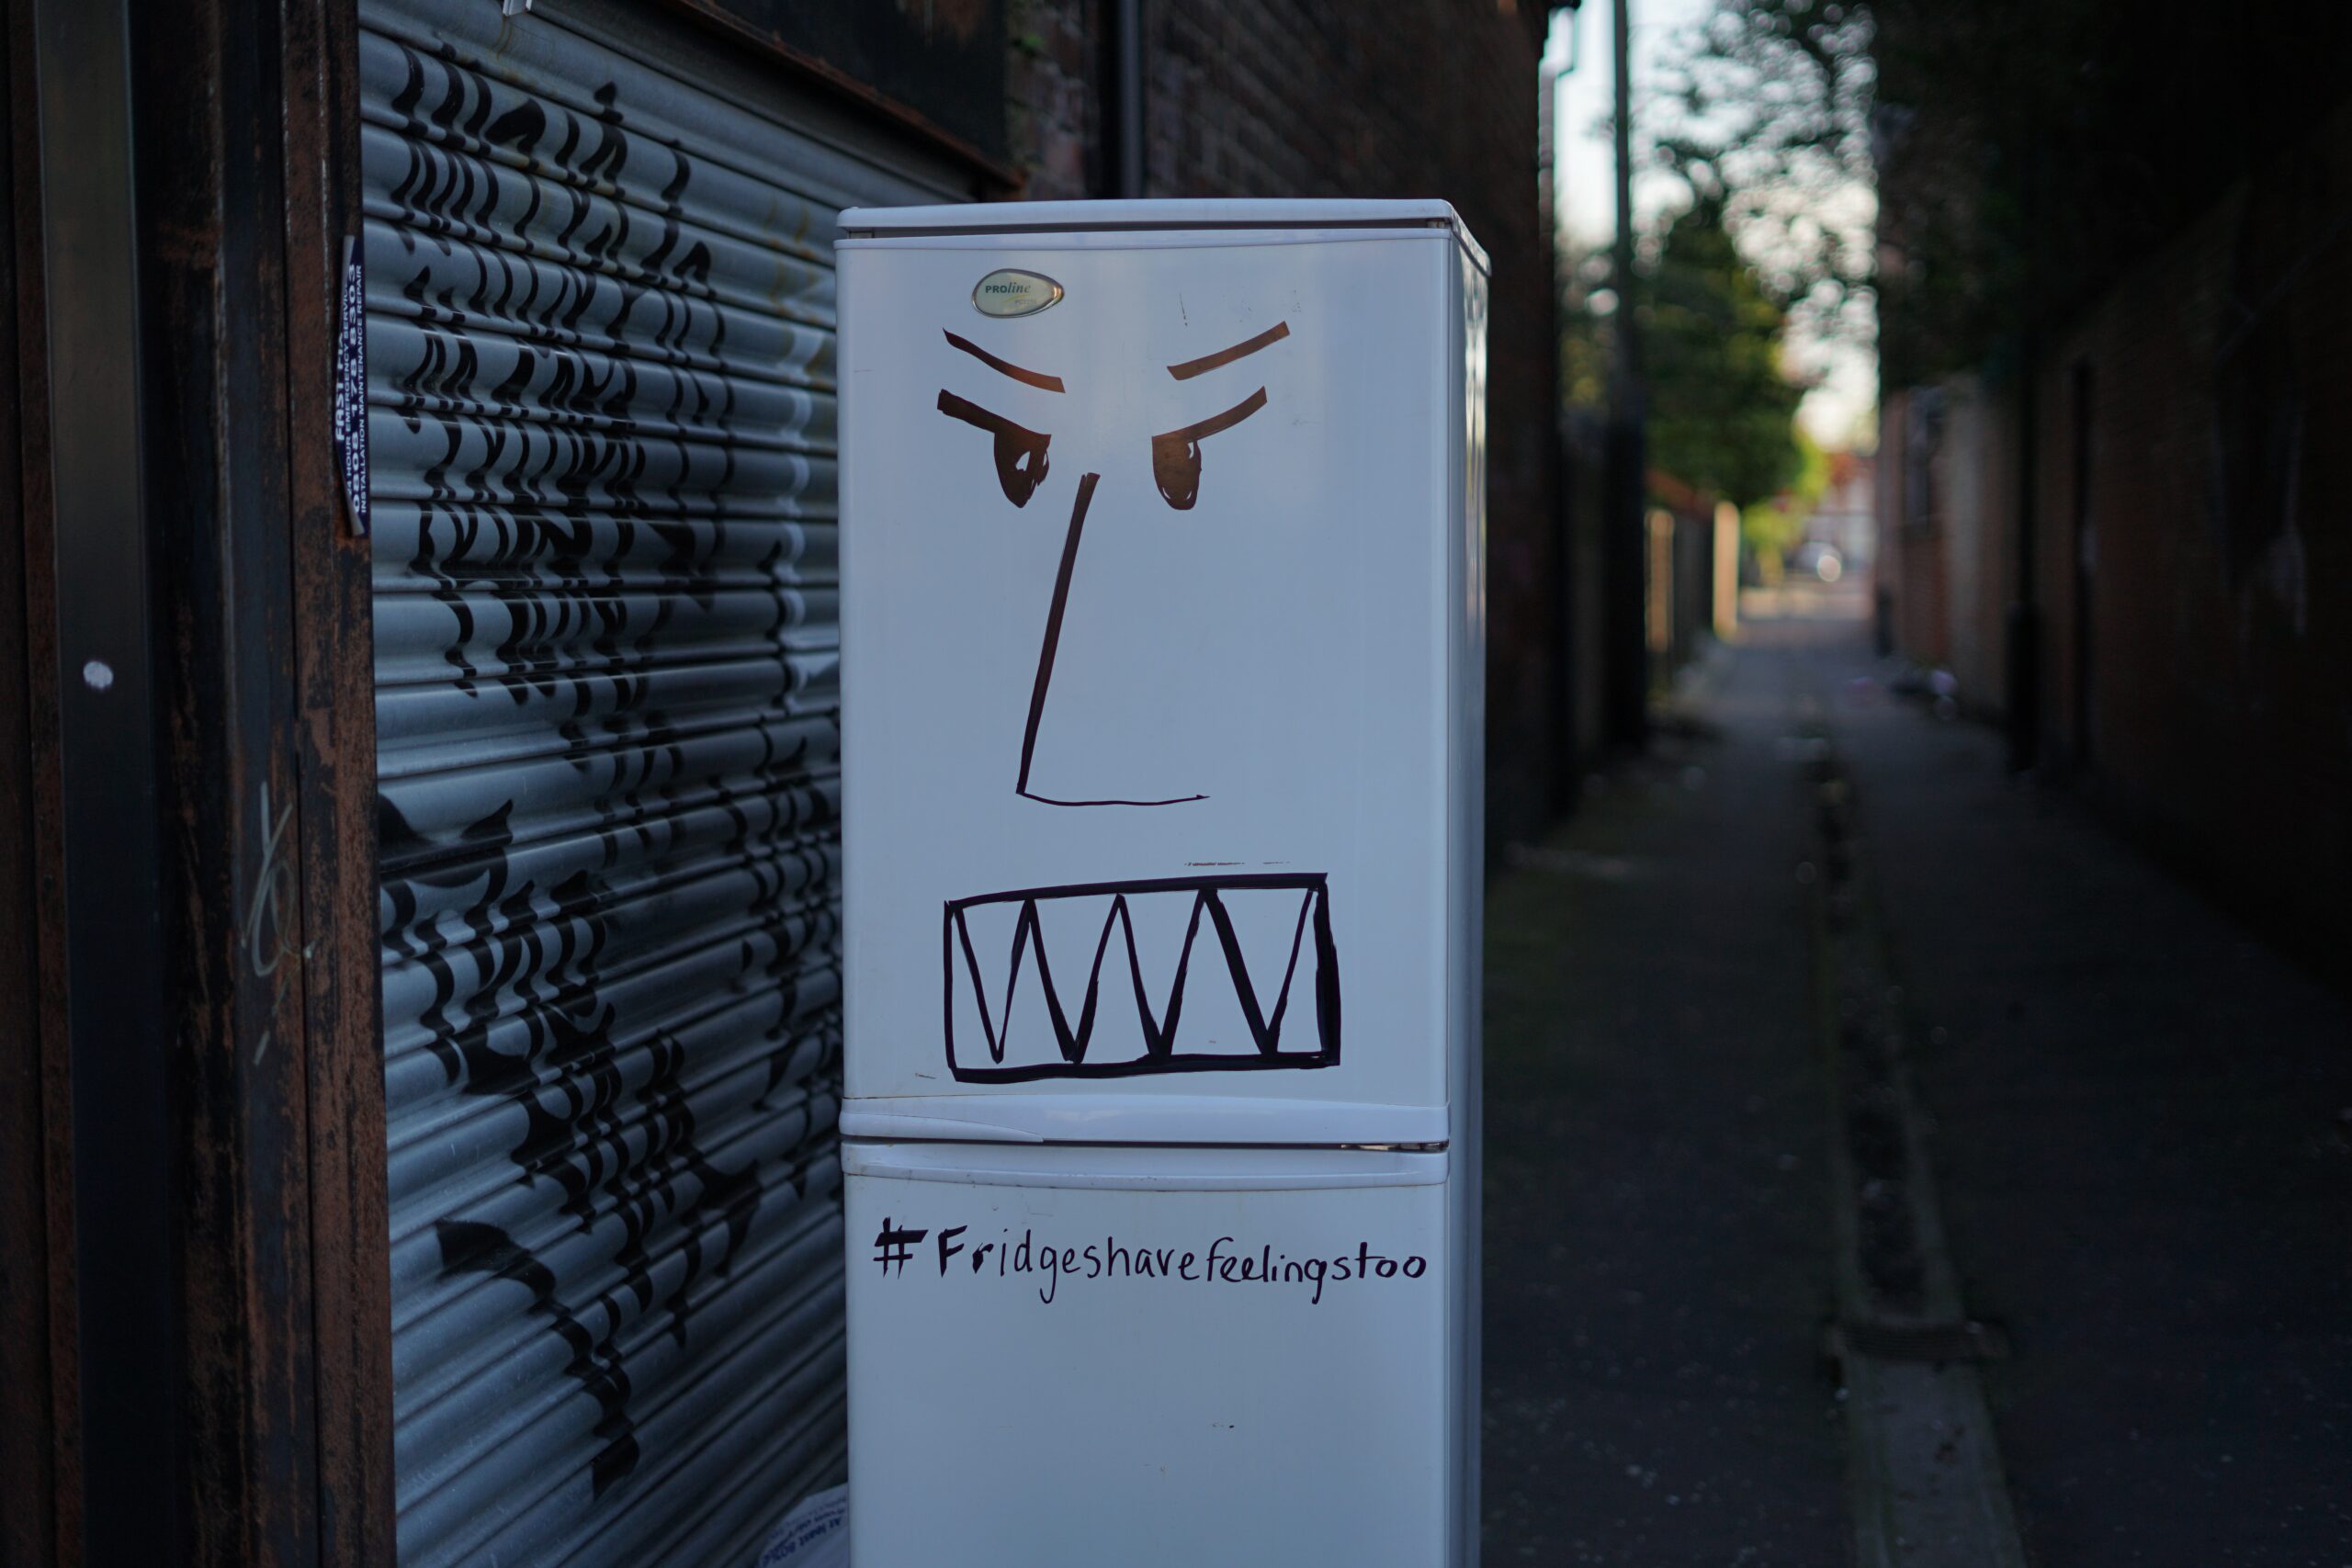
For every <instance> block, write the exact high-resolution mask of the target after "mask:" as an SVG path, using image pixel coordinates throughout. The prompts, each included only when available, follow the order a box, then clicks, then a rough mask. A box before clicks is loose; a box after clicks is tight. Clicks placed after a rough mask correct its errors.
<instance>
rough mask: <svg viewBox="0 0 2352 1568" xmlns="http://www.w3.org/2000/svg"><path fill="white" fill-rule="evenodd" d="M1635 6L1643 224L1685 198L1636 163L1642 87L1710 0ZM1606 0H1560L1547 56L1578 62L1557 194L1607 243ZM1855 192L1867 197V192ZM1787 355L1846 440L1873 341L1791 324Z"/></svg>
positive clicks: (1863, 409) (1808, 400) (1556, 121)
mask: <svg viewBox="0 0 2352 1568" xmlns="http://www.w3.org/2000/svg"><path fill="white" fill-rule="evenodd" d="M1629 8H1630V9H1631V11H1632V14H1633V35H1634V36H1633V55H1634V85H1635V88H1636V92H1635V95H1634V108H1635V113H1636V117H1637V118H1635V120H1634V156H1635V159H1636V161H1637V169H1636V173H1635V175H1634V221H1635V224H1636V226H1637V227H1643V228H1646V227H1648V226H1649V224H1650V223H1651V222H1652V221H1653V220H1655V219H1656V218H1657V215H1658V213H1659V211H1660V210H1661V209H1664V208H1667V207H1668V206H1670V205H1671V204H1672V203H1674V202H1675V201H1677V200H1679V197H1680V195H1681V186H1680V185H1679V183H1678V182H1677V181H1676V180H1675V179H1674V178H1673V176H1671V175H1664V174H1660V173H1657V172H1656V171H1651V170H1643V169H1640V168H1639V167H1638V161H1639V159H1640V157H1641V144H1642V124H1641V120H1640V119H1639V118H1638V116H1639V113H1640V110H1641V107H1642V102H1643V100H1642V96H1641V94H1640V92H1639V90H1638V89H1639V88H1640V87H1641V86H1642V85H1644V84H1645V83H1646V82H1649V81H1653V80H1655V79H1656V77H1657V72H1658V66H1659V62H1660V61H1661V59H1662V58H1663V57H1664V55H1665V52H1666V51H1667V49H1668V47H1669V46H1670V44H1671V42H1672V40H1673V38H1674V36H1675V34H1677V33H1678V32H1682V31H1687V30H1688V29H1690V28H1693V27H1695V26H1697V24H1698V23H1700V22H1701V21H1702V20H1704V19H1705V17H1706V16H1707V14H1708V12H1709V11H1711V10H1712V9H1713V0H1630V7H1629ZM1610 9H1611V8H1610V5H1609V0H1585V3H1584V6H1583V7H1582V9H1581V10H1577V11H1571V10H1566V9H1563V10H1561V11H1559V12H1557V13H1555V15H1554V17H1553V18H1552V36H1551V40H1550V46H1549V48H1548V50H1547V56H1548V58H1550V59H1551V60H1552V61H1553V62H1555V63H1557V64H1561V65H1566V63H1567V62H1569V61H1570V60H1573V61H1574V62H1575V69H1574V70H1571V71H1566V72H1565V73H1563V74H1562V75H1561V77H1560V79H1559V87H1558V90H1559V97H1558V99H1557V100H1556V101H1555V104H1554V108H1555V116H1554V118H1553V125H1554V128H1555V129H1554V135H1553V142H1554V150H1553V151H1554V156H1553V182H1552V188H1553V192H1554V195H1553V199H1554V202H1555V204H1556V206H1557V209H1558V211H1559V219H1560V226H1561V228H1562V230H1563V231H1566V233H1567V234H1568V235H1570V236H1573V237H1574V238H1576V239H1577V240H1578V241H1582V242H1585V243H1600V244H1605V243H1608V241H1609V239H1610V236H1611V234H1612V233H1613V232H1614V231H1615V229H1616V211H1615V209H1616V200H1617V197H1616V184H1615V181H1616V154H1615V152H1614V151H1613V149H1612V147H1611V141H1610V129H1609V116H1610V111H1611V107H1612V105H1613V104H1614V101H1615V96H1616V86H1617V85H1616V78H1615V75H1614V67H1613V65H1612V64H1611V51H1610V41H1611V40H1610V26H1611V19H1610ZM1856 194H1857V199H1858V202H1861V203H1866V202H1867V197H1865V196H1863V195H1862V193H1860V192H1858V193H1856ZM1789 356H1790V359H1791V361H1792V364H1793V365H1794V367H1796V368H1797V369H1798V370H1800V371H1801V372H1804V373H1805V374H1808V375H1814V376H1818V377H1820V378H1821V382H1820V384H1819V385H1818V386H1816V387H1815V388H1814V389H1813V390H1812V391H1811V392H1809V393H1807V394H1806V396H1805V400H1804V405H1803V406H1802V407H1801V408H1800V409H1799V410H1798V411H1797V417H1798V418H1799V419H1801V420H1803V421H1804V426H1805V429H1806V431H1807V432H1808V433H1809V434H1811V435H1812V436H1813V438H1814V439H1815V440H1816V441H1818V442H1820V443H1821V444H1822V445H1824V446H1832V447H1836V446H1846V445H1847V444H1848V443H1849V439H1850V437H1851V434H1852V433H1853V431H1854V430H1855V428H1856V426H1857V425H1858V424H1860V422H1861V420H1862V419H1863V417H1864V416H1865V415H1866V414H1867V413H1868V412H1870V409H1871V405H1872V404H1873V403H1874V402H1875V401H1876V400H1877V397H1878V367H1877V365H1876V364H1875V363H1874V361H1873V360H1872V358H1871V355H1870V354H1869V352H1868V351H1867V350H1864V349H1862V348H1860V347H1858V346H1857V345H1855V344H1850V343H1844V342H1821V341H1818V340H1816V339H1813V338H1811V337H1809V336H1807V335H1804V334H1802V333H1797V332H1792V333H1791V334H1790V342H1789Z"/></svg>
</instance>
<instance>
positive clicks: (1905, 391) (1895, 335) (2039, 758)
mask: <svg viewBox="0 0 2352 1568" xmlns="http://www.w3.org/2000/svg"><path fill="white" fill-rule="evenodd" d="M1878 9H1879V18H1878V26H1879V33H1878V38H1877V41H1876V45H1875V54H1876V58H1877V60H1878V62H1879V64H1880V69H1881V80H1880V83H1879V88H1878V107H1877V109H1876V120H1875V124H1874V139H1875V142H1876V152H1877V156H1878V168H1879V195H1880V204H1881V214H1880V220H1879V229H1878V238H1879V268H1880V273H1881V278H1882V296H1881V300H1880V310H1881V316H1882V320H1883V361H1882V373H1883V419H1882V423H1881V429H1882V432H1883V436H1882V443H1883V444H1882V446H1881V448H1880V454H1881V458H1882V462H1881V472H1882V474H1883V476H1884V479H1885V482H1884V483H1883V484H1882V485H1881V486H1880V488H1879V491H1878V501H1879V513H1878V515H1879V522H1880V529H1881V536H1882V540H1883V557H1882V558H1881V562H1880V570H1879V577H1878V586H1879V592H1880V593H1881V594H1882V595H1883V602H1884V607H1885V610H1886V613H1887V614H1888V615H1889V616H1890V618H1891V628H1890V629H1891V633H1892V637H1893V641H1894V646H1895V647H1896V649H1899V650H1900V651H1901V652H1902V653H1903V654H1905V655H1906V656H1908V657H1909V658H1911V659H1913V660H1918V661H1920V662H1922V663H1924V664H1927V665H1930V666H1935V667H1940V668H1942V669H1945V670H1947V671H1950V673H1951V675H1952V676H1953V677H1954V678H1955V679H1956V680H1957V682H1958V692H1959V695H1960V699H1961V701H1962V704H1963V705H1966V706H1968V707H1971V708H1973V709H1974V710H1976V711H1977V712H1979V713H1981V714H1984V715H1985V716H1990V717H1993V718H1996V719H1997V720H1999V721H2000V722H2001V723H2003V724H2005V725H2006V726H2007V728H2008V730H2009V733H2010V755H2011V761H2012V763H2013V765H2015V766H2017V767H2018V768H2020V769H2023V768H2037V769H2040V770H2041V771H2043V772H2044V773H2049V774H2051V775H2053V776H2060V777H2065V778H2069V779H2071V780H2073V781H2074V782H2075V784H2078V785H2079V787H2080V788H2082V789H2083V790H2084V791H2085V792H2086V793H2087V794H2089V795H2092V796H2093V797H2094V798H2096V799H2097V800H2098V802H2099V803H2100V805H2101V806H2102V807H2104V808H2105V809H2107V810H2108V811H2109V813H2110V814H2111V816H2112V817H2113V818H2115V819H2116V820H2117V821H2118V822H2120V824H2122V825H2124V826H2125V827H2126V828H2127V829H2130V830H2131V831H2132V832H2133V833H2134V834H2135V835H2136V836H2137V837H2138V838H2139V839H2140V840H2142V841H2143V843H2145V844H2146V845H2148V846H2150V847H2152V848H2154V850H2156V851H2157V852H2159V853H2160V854H2162V855H2164V856H2165V857H2166V858H2168V859H2169V860H2171V861H2172V862H2173V863H2175V864H2176V865H2177V866H2180V867H2182V868H2184V869H2187V870H2188V871H2189V872H2190V873H2191V874H2194V875H2195V876H2196V877H2197V878H2198V880H2199V881H2200V882H2202V883H2204V884H2205V885H2207V886H2211V887H2212V888H2214V889H2215V890H2217V891H2219V892H2220V893H2222V895H2223V896H2224V897H2226V898H2228V899H2229V900H2230V901H2231V902H2232V903H2233V905H2234V906H2235V907H2236V908H2238V909H2239V910H2240V911H2241V912H2244V913H2246V914H2248V915H2251V916H2252V917H2253V918H2254V919H2256V922H2257V923H2258V924H2260V925H2262V926H2264V927H2265V928H2266V929H2267V930H2268V931H2272V932H2273V933H2275V934H2276V935H2278V936H2279V937H2281V938H2283V939H2284V940H2285V941H2286V942H2288V943H2289V945H2290V946H2292V947H2295V948H2297V949H2299V950H2300V951H2302V952H2304V953H2310V954H2313V955H2325V960H2326V961H2327V962H2333V961H2334V954H2335V953H2339V952H2340V951H2341V950H2342V948H2343V946H2344V944H2345V942H2346V940H2347V939H2348V938H2352V917H2347V915H2346V909H2345V905H2344V901H2343V899H2342V898H2341V897H2339V896H2338V889H2339V888H2340V887H2341V886H2343V885H2344V883H2345V881H2346V878H2347V876H2352V811H2348V810H2347V808H2346V802H2347V801H2352V707H2347V705H2346V695H2345V682H2344V672H2345V671H2346V670H2347V669H2352V535H2347V533H2346V529H2345V528H2344V526H2343V525H2342V523H2341V520H2340V505H2341V497H2342V494H2343V491H2342V479H2341V476H2340V474H2339V472H2338V469H2339V467H2340V465H2341V464H2342V463H2343V462H2344V461H2345V459H2346V457H2347V456H2352V401H2347V399H2346V384H2345V381H2344V378H2343V376H2342V374H2341V372H2340V371H2339V369H2338V368H2337V367H2338V366H2339V365H2340V364H2341V363H2342V361H2343V358H2344V355H2343V353H2342V352H2341V346H2342V345H2343V344H2344V343H2345V341H2346V332H2347V330H2352V329H2347V317H2346V299H2347V298H2352V247H2348V246H2347V245H2346V228H2345V217H2344V215H2345V213H2346V210H2347V207H2352V118H2347V115H2346V107H2345V101H2344V100H2345V84H2344V79H2343V76H2342V71H2341V62H2342V61H2343V59H2344V58H2345V53H2346V45H2347V43H2352V31H2347V28H2348V27H2352V24H2347V18H2346V13H2345V11H2344V8H2343V7H2342V6H2333V5H2327V4H2324V3H2303V0H2280V3H2279V4H2276V5H2269V6H2263V7H2260V8H2259V9H2258V10H2257V11H2256V12H2254V13H2240V12H2235V11H2230V10H2227V9H2219V10H2217V9H2214V8H2211V7H2202V6H2161V7H2155V8H2144V7H2134V6H2117V5H2113V4H2106V3H2102V0H2068V3H2067V4H2063V5H2057V6H2043V5H2031V6H2006V5H1995V6H1972V7H1967V8H1965V9H1964V10H1961V9H1956V8H1952V7H1945V6H1927V5H1909V4H1898V5H1888V6H1881V7H1879V8H1878ZM2019 39H2031V40H2032V41H2033V45H2034V47H2032V48H2030V49H2028V48H2019V47H2018V40H2019Z"/></svg>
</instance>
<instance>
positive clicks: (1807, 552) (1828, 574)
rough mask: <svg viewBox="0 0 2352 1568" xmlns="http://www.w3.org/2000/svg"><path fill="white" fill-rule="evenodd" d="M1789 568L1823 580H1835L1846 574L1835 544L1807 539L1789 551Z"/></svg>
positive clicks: (1842, 560) (1844, 565) (1842, 559)
mask: <svg viewBox="0 0 2352 1568" xmlns="http://www.w3.org/2000/svg"><path fill="white" fill-rule="evenodd" d="M1789 570H1791V571H1793V572H1797V573H1799V574H1801V575H1802V574H1805V573H1810V574H1811V575H1813V576H1815V577H1817V578H1819V579H1820V580H1821V581H1824V582H1835V581H1838V579H1839V578H1841V577H1843V576H1845V575H1846V562H1845V559H1844V558H1842V557H1841V556H1839V555H1838V547H1837V546H1835V545H1826V544H1823V543H1822V542H1821V541H1820V540H1818V539H1807V540H1806V541H1805V542H1804V544H1802V545H1799V546H1798V547H1796V548H1795V549H1794V550H1792V551H1791V552H1790V554H1789Z"/></svg>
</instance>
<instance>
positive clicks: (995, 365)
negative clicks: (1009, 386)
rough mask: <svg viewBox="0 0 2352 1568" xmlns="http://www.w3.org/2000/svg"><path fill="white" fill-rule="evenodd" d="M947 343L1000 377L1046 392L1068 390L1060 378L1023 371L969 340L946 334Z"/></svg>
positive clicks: (1009, 361) (953, 334) (1040, 371)
mask: <svg viewBox="0 0 2352 1568" xmlns="http://www.w3.org/2000/svg"><path fill="white" fill-rule="evenodd" d="M947 341H948V343H949V344H950V345H951V346H953V347H956V348H960V349H962V350H963V351H964V352H965V353H967V354H968V355H971V356H972V357H973V358H975V359H977V360H978V361H979V362H980V363H981V364H983V365H985V366H987V367H989V369H991V370H994V371H997V372H999V373H1000V374H1001V375H1006V376H1010V377H1012V378H1013V379H1014V380H1016V381H1026V382H1027V383H1028V384H1029V385H1031V386H1033V387H1042V388H1044V389H1046V391H1048V392H1062V391H1068V390H1069V389H1068V388H1066V387H1064V386H1063V385H1062V378H1060V377H1058V376H1048V375H1046V373H1045V372H1044V371H1042V370H1023V368H1021V367H1020V366H1018V365H1015V364H1013V363H1012V361H1011V360H1009V359H999V358H998V357H997V356H996V355H993V354H990V353H989V351H988V350H987V349H985V348H982V347H981V346H980V345H979V344H976V343H974V342H972V341H971V340H970V339H969V338H960V337H957V336H956V334H955V333H948V334H947Z"/></svg>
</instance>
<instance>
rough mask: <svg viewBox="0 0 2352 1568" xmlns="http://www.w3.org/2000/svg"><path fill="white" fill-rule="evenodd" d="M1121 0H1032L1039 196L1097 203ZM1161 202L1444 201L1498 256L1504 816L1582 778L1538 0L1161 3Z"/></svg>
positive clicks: (1156, 65) (1497, 827) (1022, 139)
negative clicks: (1562, 551) (1571, 777)
mask: <svg viewBox="0 0 2352 1568" xmlns="http://www.w3.org/2000/svg"><path fill="white" fill-rule="evenodd" d="M1110 9H1111V7H1109V6H1105V5H1103V3H1102V0H1013V4H1012V6H1011V7H1010V11H1009V13H1008V15H1009V21H1010V28H1011V31H1012V44H1011V48H1012V62H1011V69H1010V70H1009V72H1008V73H1007V74H1008V81H1007V85H1008V92H1009V94H1010V96H1011V97H1012V104H1011V106H1010V110H1009V132H1010V134H1009V149H1010V155H1011V156H1012V158H1013V159H1014V160H1015V161H1016V163H1017V164H1019V166H1020V167H1021V168H1022V170H1023V173H1024V174H1025V175H1026V176H1027V186H1026V187H1025V190H1024V194H1025V195H1028V196H1030V197H1089V196H1099V195H1101V194H1103V190H1104V188H1105V171H1104V168H1103V156H1102V137H1101V106H1102V103H1103V96H1102V94H1101V91H1100V88H1101V80H1100V77H1101V73H1102V70H1103V63H1104V59H1103V49H1102V38H1103V34H1102V32H1101V27H1102V24H1103V17H1104V15H1105V13H1106V12H1107V11H1108V10H1110ZM1143 12H1144V18H1145V20H1144V31H1145V39H1146V43H1145V73H1146V91H1145V106H1144V111H1145V118H1146V127H1145V141H1146V155H1145V165H1146V184H1147V190H1148V194H1149V195H1152V196H1155V197H1206V196H1237V197H1443V198H1445V199H1446V200H1448V201H1451V202H1453V205H1454V206H1455V208H1456V209H1459V210H1460V212H1461V213H1462V216H1463V218H1464V220H1466V221H1467V222H1468V224H1469V225H1470V230H1471V231H1472V232H1473V233H1475V234H1476V236H1477V237H1478V241H1479V243H1481V244H1482V245H1484V246H1485V247H1486V249H1487V254H1488V255H1489V256H1490V257H1491V258H1492V260H1493V263H1494V281H1493V290H1494V291H1493V298H1492V316H1491V319H1490V321H1489V324H1488V328H1487V345H1488V356H1489V367H1488V372H1489V378H1490V379H1489V385H1488V403H1487V434H1488V442H1489V446H1488V452H1487V464H1488V468H1487V471H1488V489H1487V506H1488V525H1487V526H1488V532H1487V558H1488V563H1489V570H1490V575H1491V582H1490V588H1489V597H1488V612H1489V617H1490V619H1489V624H1488V661H1487V825H1488V836H1489V840H1490V842H1492V843H1495V844H1501V843H1505V842H1509V841H1510V840H1512V839H1514V838H1522V837H1525V836H1527V835H1529V834H1530V833H1532V832H1533V831H1535V830H1536V829H1538V828H1540V827H1541V825H1542V824H1543V823H1544V821H1545V820H1546V819H1547V818H1549V817H1550V816H1551V815H1552V813H1553V811H1554V810H1555V807H1557V805H1558V804H1559V803H1560V801H1561V800H1562V798H1563V791H1564V790H1565V788H1566V782H1567V780H1566V772H1567V770H1566V756H1565V752H1566V742H1567V738H1568V721H1567V716H1566V696H1565V694H1564V692H1563V689H1562V671H1561V668H1560V666H1561V662H1562V658H1563V644H1562V637H1561V630H1560V614H1561V605H1562V603H1563V591H1562V586H1561V576H1562V563H1561V561H1560V560H1559V558H1558V556H1557V552H1556V550H1555V540H1556V536H1557V533H1558V523H1557V519H1558V517H1559V515H1560V513H1559V503H1558V495H1557V485H1558V467H1559V464H1558V457H1557V436H1556V433H1555V432H1556V423H1555V412H1554V411H1555V393H1554V376H1555V360H1556V355H1555V346H1554V345H1555V332H1554V323H1553V305H1552V299H1553V294H1552V245H1551V237H1550V234H1549V231H1548V225H1547V224H1546V223H1545V222H1544V220H1542V218H1541V217H1540V216H1539V212H1538V206H1537V188H1536V179H1535V174H1536V152H1535V143H1536V86H1537V60H1538V58H1539V57H1540V56H1541V54H1542V53H1543V45H1544V28H1545V20H1546V18H1545V12H1544V6H1543V5H1542V4H1541V0H1416V3H1412V4H1382V5H1363V6H1351V5H1346V4H1340V3H1334V0H1324V3H1317V0H1182V3H1179V0H1145V3H1144V6H1143Z"/></svg>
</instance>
